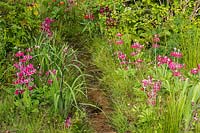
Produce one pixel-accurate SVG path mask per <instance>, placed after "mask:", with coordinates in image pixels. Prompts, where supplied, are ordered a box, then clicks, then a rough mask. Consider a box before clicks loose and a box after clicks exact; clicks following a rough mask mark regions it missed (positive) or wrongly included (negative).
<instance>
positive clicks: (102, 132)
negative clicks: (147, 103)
mask: <svg viewBox="0 0 200 133" xmlns="http://www.w3.org/2000/svg"><path fill="white" fill-rule="evenodd" d="M84 51H85V50H84ZM82 57H83V58H84V59H83V62H84V64H85V65H86V70H85V71H86V73H87V74H89V75H90V77H88V78H87V96H88V99H89V101H91V102H92V104H94V105H95V106H97V107H98V108H99V109H98V108H95V107H88V108H87V109H86V111H87V114H88V120H89V124H90V126H91V127H92V128H93V129H94V131H95V133H116V132H115V131H114V130H113V129H112V127H111V126H110V124H109V119H108V117H107V116H109V114H110V113H111V112H112V108H111V102H110V99H109V97H108V96H107V94H106V93H105V91H104V90H103V89H102V88H101V86H100V83H99V80H98V78H99V77H100V75H101V72H100V71H99V70H98V68H97V67H96V66H95V65H93V64H92V61H91V55H90V53H87V52H86V53H82Z"/></svg>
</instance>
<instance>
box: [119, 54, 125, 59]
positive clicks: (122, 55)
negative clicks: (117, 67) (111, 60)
mask: <svg viewBox="0 0 200 133" xmlns="http://www.w3.org/2000/svg"><path fill="white" fill-rule="evenodd" d="M118 58H119V59H121V60H125V59H126V55H125V54H122V53H121V54H119V55H118Z"/></svg>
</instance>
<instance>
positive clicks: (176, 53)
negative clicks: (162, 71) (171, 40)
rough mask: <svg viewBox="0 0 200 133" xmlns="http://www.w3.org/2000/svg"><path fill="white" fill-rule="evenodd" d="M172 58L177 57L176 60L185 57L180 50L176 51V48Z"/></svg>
mask: <svg viewBox="0 0 200 133" xmlns="http://www.w3.org/2000/svg"><path fill="white" fill-rule="evenodd" d="M170 55H171V56H173V57H175V58H181V57H182V56H183V54H182V53H181V52H180V50H179V49H178V50H176V48H174V51H172V52H171V53H170Z"/></svg>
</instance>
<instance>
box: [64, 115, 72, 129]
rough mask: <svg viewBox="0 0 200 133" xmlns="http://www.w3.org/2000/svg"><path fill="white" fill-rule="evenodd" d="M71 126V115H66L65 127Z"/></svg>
mask: <svg viewBox="0 0 200 133" xmlns="http://www.w3.org/2000/svg"><path fill="white" fill-rule="evenodd" d="M70 126H71V116H70V115H68V116H67V118H66V120H65V128H69V127H70Z"/></svg>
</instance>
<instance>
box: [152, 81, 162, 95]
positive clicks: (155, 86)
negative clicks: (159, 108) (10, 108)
mask: <svg viewBox="0 0 200 133" xmlns="http://www.w3.org/2000/svg"><path fill="white" fill-rule="evenodd" d="M160 88H161V82H160V81H156V82H154V84H153V90H154V91H155V92H157V91H159V90H160Z"/></svg>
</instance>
